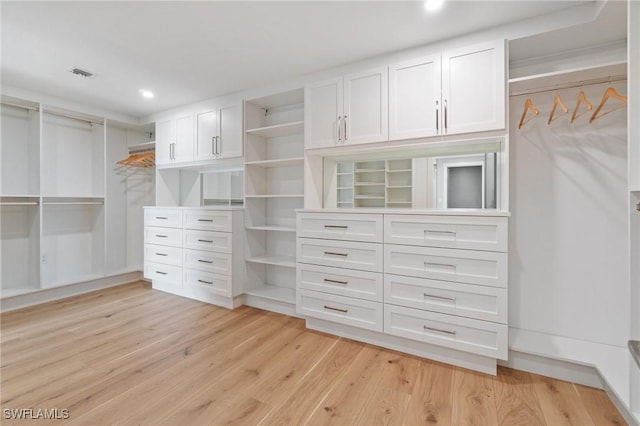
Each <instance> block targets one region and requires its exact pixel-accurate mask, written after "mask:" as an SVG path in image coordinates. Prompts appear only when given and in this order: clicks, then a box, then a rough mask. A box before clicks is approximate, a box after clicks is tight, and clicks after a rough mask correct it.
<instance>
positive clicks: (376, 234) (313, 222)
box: [297, 213, 383, 243]
mask: <svg viewBox="0 0 640 426" xmlns="http://www.w3.org/2000/svg"><path fill="white" fill-rule="evenodd" d="M297 222H298V223H297V232H298V236H299V237H309V238H326V239H331V240H348V241H365V242H375V243H381V242H382V237H383V235H382V215H379V214H339V213H300V214H298V216H297Z"/></svg>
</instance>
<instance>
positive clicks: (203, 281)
mask: <svg viewBox="0 0 640 426" xmlns="http://www.w3.org/2000/svg"><path fill="white" fill-rule="evenodd" d="M198 282H199V283H202V284H209V285H211V284H213V281H205V280H198Z"/></svg>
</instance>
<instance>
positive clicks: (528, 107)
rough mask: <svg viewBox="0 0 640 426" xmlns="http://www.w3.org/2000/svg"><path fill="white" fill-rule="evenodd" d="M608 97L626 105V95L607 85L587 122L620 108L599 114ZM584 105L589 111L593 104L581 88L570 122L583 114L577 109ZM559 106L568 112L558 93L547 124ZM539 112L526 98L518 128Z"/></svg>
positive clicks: (553, 118) (554, 118) (553, 117)
mask: <svg viewBox="0 0 640 426" xmlns="http://www.w3.org/2000/svg"><path fill="white" fill-rule="evenodd" d="M609 99H615V100H618V101H620V102H622V103H624V105H627V102H628V100H627V97H626V96H624V95H621V94H619V93H618V92H616V89H614V88H613V87H608V88H607V89H606V90H605V91H604V93H603V95H602V100H601V101H600V104H599V105H598V107H597V108H596V110H595V111H594V112H593V114H592V115H591V118H590V119H589V123H593V122H594V121H595V120H597V119H598V118H600V117H602V116H605V115H607V114H609V113H610V112H612V111H614V110H616V109H618V108H620V107H616V108H614V109H612V110H609V111H607V112H605V113H603V114H600V112H601V110H602V107H603V106H604V104H605V103H606V102H607V101H608V100H609ZM581 105H584V106H585V107H586V108H587V110H589V111H591V110H592V109H593V105H592V104H591V102H589V100H588V99H587V97H586V96H585V94H584V92H583V91H582V90H581V91H580V93H578V100H577V102H576V107H575V108H574V110H573V114H572V115H571V123H573V122H574V121H575V120H576V118H577V117H579V116H580V115H582V114H584V113H582V114H579V115H578V110H579V109H580V106H581ZM558 108H560V109H561V110H562V111H563V112H564V113H565V114H567V113H568V112H569V107H567V105H565V103H564V102H563V101H562V98H561V97H560V95H556V97H555V99H554V100H553V107H552V108H551V113H550V114H549V120H548V121H547V124H551V122H552V121H554V120H556V119H557V118H558V117H556V116H555V115H556V110H557V109H558ZM530 111H531V112H532V113H533V114H534V115H533V116H532V117H530V118H529V119H527V118H526V117H527V114H528V113H529V112H530ZM585 112H586V111H585ZM539 114H540V110H539V109H538V108H536V106H535V105H534V104H533V102H532V101H531V98H527V99H526V100H525V101H524V111H522V117H520V124H518V129H521V128H522V126H523V125H524V124H525V123H527V122H528V121H530V120H532V119H533V118H535V117H536V116H537V115H539Z"/></svg>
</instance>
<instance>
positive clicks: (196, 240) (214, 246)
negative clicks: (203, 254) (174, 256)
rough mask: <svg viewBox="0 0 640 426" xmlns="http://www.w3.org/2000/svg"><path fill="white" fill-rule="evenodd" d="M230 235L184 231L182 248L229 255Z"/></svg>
mask: <svg viewBox="0 0 640 426" xmlns="http://www.w3.org/2000/svg"><path fill="white" fill-rule="evenodd" d="M232 240H233V238H232V234H231V233H229V232H214V231H197V230H194V229H185V230H184V248H188V249H194V250H207V251H217V252H221V253H231V245H232Z"/></svg>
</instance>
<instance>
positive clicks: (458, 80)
mask: <svg viewBox="0 0 640 426" xmlns="http://www.w3.org/2000/svg"><path fill="white" fill-rule="evenodd" d="M505 86H506V61H505V42H504V40H500V41H497V42H490V43H483V44H479V45H475V46H471V47H467V48H464V49H457V50H451V51H447V52H444V53H443V54H442V103H443V105H442V106H443V108H444V110H443V112H444V115H443V124H444V132H445V134H447V133H448V134H452V133H467V132H480V131H485V130H497V129H504V128H505V103H506V99H505V92H506V90H505Z"/></svg>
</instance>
